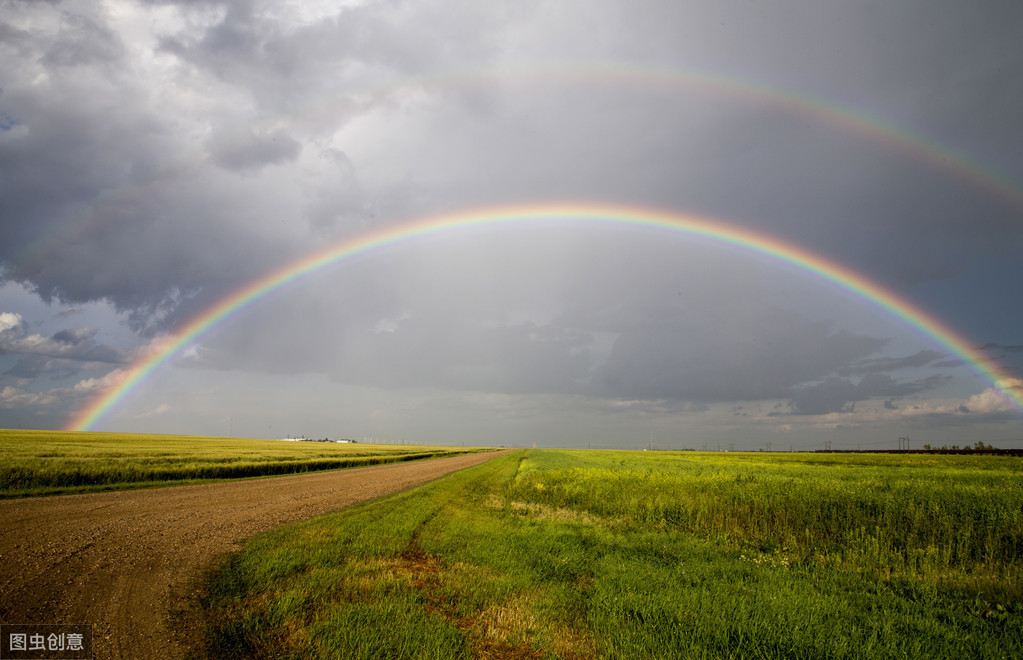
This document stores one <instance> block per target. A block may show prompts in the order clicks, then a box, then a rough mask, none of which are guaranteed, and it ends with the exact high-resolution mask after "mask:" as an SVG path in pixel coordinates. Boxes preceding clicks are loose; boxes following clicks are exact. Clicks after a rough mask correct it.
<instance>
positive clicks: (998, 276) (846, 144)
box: [0, 0, 1023, 424]
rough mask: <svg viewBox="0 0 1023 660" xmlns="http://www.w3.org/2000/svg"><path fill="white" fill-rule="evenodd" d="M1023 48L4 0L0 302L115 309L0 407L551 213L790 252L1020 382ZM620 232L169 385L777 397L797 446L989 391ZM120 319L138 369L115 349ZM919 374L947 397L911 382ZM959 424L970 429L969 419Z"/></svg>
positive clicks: (69, 339) (996, 9)
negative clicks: (841, 274)
mask: <svg viewBox="0 0 1023 660" xmlns="http://www.w3.org/2000/svg"><path fill="white" fill-rule="evenodd" d="M921 17H926V20H924V19H922V18H921ZM1021 21H1023V8H1021V6H1020V5H1019V4H1018V3H1015V2H1001V1H999V2H995V3H989V4H988V5H985V6H984V7H975V6H971V5H967V4H963V3H953V2H939V3H938V4H934V3H933V2H923V1H922V0H920V1H917V0H913V1H910V2H905V3H899V4H887V5H883V6H882V5H878V6H873V5H867V4H863V3H843V4H841V5H840V6H839V5H827V6H825V5H820V6H816V7H813V8H810V9H808V8H807V7H806V6H805V3H796V2H789V1H787V0H786V1H783V2H779V3H774V4H772V5H770V6H767V5H764V6H760V5H749V3H731V2H720V3H695V2H663V1H659V0H642V1H641V2H640V3H639V4H630V5H625V4H624V3H621V2H617V1H614V0H599V1H597V2H585V3H583V2H567V3H558V4H556V5H551V4H543V3H521V2H507V3H505V2H491V3H476V4H469V5H467V4H465V3H457V2H450V1H449V0H427V1H425V2H415V3H412V2H402V1H399V2H379V1H374V0H370V1H369V2H364V3H361V4H358V5H357V6H346V7H341V6H337V7H334V6H326V7H324V6H320V5H317V4H315V3H299V4H297V5H296V4H288V3H280V2H274V1H271V0H249V1H245V2H219V1H215V0H195V1H185V0H181V1H175V0H152V1H146V2H133V1H131V0H116V1H114V2H112V3H107V4H103V5H97V4H90V3H77V2H52V3H31V2H9V3H6V4H5V12H4V17H3V22H2V23H0V70H3V71H4V72H5V77H4V80H3V81H2V88H0V180H3V181H4V185H3V186H2V187H0V284H3V283H5V282H6V283H10V282H16V283H21V284H23V285H24V286H25V287H26V289H27V290H28V291H30V292H32V294H33V295H34V296H36V297H37V298H38V299H40V300H45V301H49V302H51V303H57V302H60V303H67V304H75V305H88V304H89V303H90V302H95V301H104V302H105V303H108V304H109V305H110V310H109V311H107V312H104V314H106V316H104V317H103V318H104V319H105V320H104V321H103V323H106V324H107V326H106V327H104V328H103V329H102V330H88V331H86V330H81V329H75V328H66V327H64V326H56V325H53V326H47V330H46V331H41V330H39V331H37V330H36V329H35V326H32V325H31V323H32V322H34V319H29V320H28V321H26V324H25V325H18V329H17V330H16V331H15V330H11V331H12V332H14V334H9V335H6V337H7V338H6V339H5V340H4V341H5V342H6V343H5V344H3V346H4V347H5V348H4V350H6V353H5V363H4V368H5V369H7V372H6V377H7V378H9V379H20V380H23V381H26V382H25V383H21V382H20V381H19V383H16V384H14V385H12V386H11V387H14V389H13V390H9V391H8V392H7V399H6V400H7V401H8V402H12V403H10V405H11V406H17V405H23V406H26V407H27V406H31V405H35V404H34V403H33V402H36V403H39V402H42V401H44V399H45V397H42V395H40V394H39V392H37V391H36V390H41V389H42V386H38V385H36V386H35V389H32V387H33V386H32V384H31V383H29V382H28V381H31V379H32V378H35V377H40V376H44V375H45V376H48V377H54V378H58V379H59V378H64V379H65V380H67V381H68V382H64V383H60V386H59V387H56V388H55V389H54V394H52V397H55V398H52V399H46V401H49V403H46V406H48V407H46V409H47V410H50V411H51V413H49V414H52V415H56V414H57V413H56V412H53V411H57V410H59V409H60V406H59V405H58V399H61V398H62V397H63V399H64V400H66V401H72V400H73V396H82V395H81V394H80V393H79V394H74V395H72V394H71V392H73V383H71V382H70V379H71V378H72V374H73V373H75V370H76V369H79V365H81V364H86V363H88V364H91V365H106V366H92V367H90V369H92V371H91V372H90V374H89V375H90V376H95V377H99V376H102V373H101V372H103V371H104V370H105V369H109V368H111V367H113V366H115V365H117V364H118V363H119V362H120V361H121V360H123V359H124V356H126V355H129V354H131V352H132V350H133V349H134V348H136V346H134V345H130V344H131V342H144V341H145V340H146V339H147V338H149V337H151V336H153V335H157V334H159V333H162V332H166V331H169V330H172V329H174V328H176V327H178V326H179V325H180V324H181V323H183V322H185V321H187V320H188V319H190V318H193V317H194V316H195V315H196V314H198V313H199V312H200V311H202V310H205V309H208V308H209V306H210V305H211V304H212V303H214V302H215V301H217V300H219V299H221V298H222V297H223V296H225V295H227V294H228V293H230V292H232V291H236V290H237V289H238V288H239V287H241V286H243V285H244V284H246V283H248V282H251V281H253V280H255V279H256V278H257V277H259V276H261V275H263V274H265V273H268V272H271V271H272V270H273V269H274V268H277V267H279V266H280V265H282V264H285V263H288V262H290V261H293V260H295V259H297V258H299V257H301V256H302V255H307V254H310V253H311V252H313V251H314V250H317V249H321V248H323V247H324V246H326V245H328V244H329V243H330V242H331V241H335V240H339V239H341V238H343V237H352V236H356V235H360V234H363V233H366V232H370V231H374V230H380V229H383V228H385V227H387V226H390V225H392V224H394V223H398V222H401V221H403V220H406V219H410V218H418V217H424V216H428V215H431V214H434V213H445V212H452V211H460V210H464V209H466V208H469V207H473V206H488V205H493V204H501V203H509V204H522V205H525V206H527V207H528V206H529V205H533V204H537V203H542V202H544V201H548V200H582V201H585V202H592V203H597V204H599V203H603V202H614V203H621V204H638V205H645V206H651V207H657V208H664V209H667V210H671V211H677V212H680V213H687V212H688V213H695V214H697V215H700V216H705V217H707V218H721V220H722V221H727V222H729V223H731V224H733V225H735V226H738V227H740V228H741V229H752V230H756V231H759V232H761V233H763V234H766V235H768V236H773V237H777V238H778V239H780V240H783V241H787V242H789V243H791V244H793V245H796V246H799V247H801V248H805V249H806V250H808V251H810V252H811V253H813V254H815V255H817V256H818V257H819V258H820V259H821V260H822V261H823V262H836V263H839V264H842V265H844V266H846V267H848V268H849V269H851V270H852V271H854V272H857V273H860V274H863V275H865V276H867V277H869V278H870V279H872V280H875V281H876V282H878V283H879V284H880V285H881V286H882V287H886V288H888V289H890V290H891V293H892V294H893V295H896V296H901V297H903V298H905V299H907V300H909V301H910V302H913V303H915V304H917V305H919V307H920V308H921V309H923V310H924V311H925V312H927V313H928V314H932V315H934V316H935V317H936V318H938V319H940V320H942V321H944V322H947V325H948V326H949V327H951V328H953V329H954V330H956V331H959V332H961V333H962V334H963V336H968V337H972V338H975V341H976V342H977V344H982V343H984V342H989V343H988V344H987V345H986V346H985V348H984V350H986V351H988V352H990V353H991V354H992V355H994V356H996V357H997V358H998V359H999V360H1000V361H1001V362H1003V363H1005V364H1006V365H1010V367H1011V368H1010V367H1007V368H1008V369H1009V370H1010V371H1012V369H1015V368H1016V367H1012V366H1011V364H1010V363H1011V362H1012V360H1013V359H1014V358H1013V356H1014V355H1017V354H1018V352H1019V351H1018V350H1017V349H1018V347H1019V346H1020V344H1021V342H1023V337H1020V336H1019V328H1020V327H1021V325H1020V318H1023V299H1021V298H1020V297H1019V296H1016V297H1012V296H1006V294H1005V293H1004V292H1005V290H1006V289H1005V285H1004V283H1005V282H1015V281H1019V279H1020V275H1021V270H1020V264H1019V259H1018V255H1019V254H1020V253H1023V223H1021V221H1020V219H1021V218H1023V195H1020V194H1019V192H1018V190H1019V185H1018V182H1019V181H1021V180H1023V156H1021V154H1023V124H1020V122H1019V121H1018V118H1019V117H1020V116H1023V115H1021V113H1023V79H1021V78H1020V77H1019V76H1016V75H1014V72H1016V71H1018V70H1019V69H1020V66H1023V52H1021V50H1020V49H1019V47H1018V44H1017V42H1018V34H1017V32H1018V29H1017V26H1018V25H1019V24H1020V22H1021ZM957 154H958V155H957ZM602 231H603V230H597V229H595V228H585V229H584V228H579V227H572V228H565V227H560V226H558V223H557V222H554V221H551V222H548V223H545V224H543V225H539V224H538V225H537V226H536V227H534V228H533V229H532V230H530V231H529V232H526V231H523V232H521V233H516V232H513V231H508V232H502V231H493V232H491V231H490V229H487V231H480V232H478V233H476V234H474V233H473V232H471V231H465V232H451V233H450V234H442V235H438V236H437V237H435V239H430V240H424V241H423V242H422V244H421V245H420V246H419V247H414V246H408V245H406V244H405V243H404V242H402V241H398V242H396V244H394V245H391V246H389V247H387V248H386V249H381V250H378V251H374V252H371V253H368V254H366V255H363V256H360V257H359V258H358V259H353V260H352V263H347V262H346V263H344V264H341V265H339V267H338V268H337V269H336V272H334V270H331V272H330V273H329V274H327V273H325V274H323V275H322V276H321V275H317V276H314V277H311V278H309V280H308V281H303V282H300V283H296V285H295V286H294V287H291V288H287V289H286V290H284V291H281V292H280V293H279V294H277V295H275V296H273V297H268V298H267V299H265V300H260V301H258V302H257V303H255V304H254V305H253V306H252V309H247V310H244V311H243V312H240V313H239V314H238V315H237V316H236V317H235V318H233V319H230V320H229V321H227V322H225V323H224V324H223V325H221V326H219V327H218V328H217V329H216V331H215V332H211V333H210V334H209V335H206V336H203V337H201V338H200V339H199V340H198V342H197V344H198V345H197V347H196V350H195V352H194V355H193V356H192V357H190V358H188V359H185V358H182V359H181V360H179V361H178V362H176V363H175V364H178V365H179V366H181V367H184V366H186V365H187V366H189V367H191V368H193V369H194V373H196V374H198V373H199V372H200V371H202V370H207V371H209V372H213V371H217V372H232V370H235V371H237V372H239V373H246V374H249V373H251V374H274V375H296V374H318V375H325V376H327V377H328V378H329V379H330V380H331V381H332V382H334V383H341V384H343V385H344V386H346V387H347V386H358V387H367V388H378V389H380V390H388V391H390V390H402V391H406V390H409V389H417V388H418V389H431V388H432V389H435V390H438V391H445V390H451V391H457V392H460V393H465V392H481V393H495V392H496V393H500V394H501V395H502V396H509V397H513V396H514V397H520V400H521V401H525V400H526V398H528V397H529V396H532V395H536V396H544V397H581V398H590V399H594V400H596V401H598V402H600V403H599V404H594V406H593V408H594V409H601V410H603V409H602V408H601V405H602V404H607V406H609V409H614V410H623V409H625V408H628V409H630V410H631V411H632V413H635V414H637V415H639V414H649V415H653V414H665V415H668V414H683V413H684V414H686V415H689V416H694V415H704V416H711V415H714V414H718V413H717V412H714V411H715V410H718V409H721V410H726V411H727V412H726V413H722V414H723V415H727V417H728V418H729V419H732V420H747V419H754V418H755V417H757V414H756V413H755V412H754V411H753V406H743V407H741V408H734V409H733V408H732V407H731V405H730V404H732V403H733V402H745V401H764V402H776V401H782V402H790V403H789V406H788V407H789V408H790V409H791V411H792V413H794V414H791V415H779V419H781V418H786V417H787V419H788V420H789V422H792V420H793V419H795V418H796V417H799V418H800V419H799V420H798V421H797V422H792V423H793V424H796V423H806V418H809V417H812V415H814V414H822V413H831V412H836V411H842V410H849V411H854V412H855V411H856V410H857V407H856V404H857V403H859V402H866V401H876V402H877V403H876V405H875V406H873V407H875V408H880V409H881V410H882V411H883V410H887V411H888V413H889V414H891V415H893V416H901V415H906V416H909V415H911V414H914V413H913V407H912V406H913V405H916V403H913V404H911V403H910V401H914V402H916V401H917V400H918V399H919V400H923V399H927V398H928V397H932V396H934V397H936V396H937V394H936V392H939V391H940V392H941V396H942V397H946V398H949V397H951V398H953V399H954V398H955V397H957V396H958V397H960V398H961V399H962V400H963V401H967V400H968V398H969V396H970V394H971V393H975V392H976V389H977V388H978V387H980V385H979V384H978V381H977V380H976V379H975V378H973V377H972V376H970V377H967V376H964V375H963V374H964V373H965V372H966V369H963V368H962V367H963V366H964V365H963V363H962V361H960V360H958V359H957V358H956V356H944V355H942V354H940V353H939V352H938V351H939V350H943V349H942V348H941V347H936V346H934V345H933V342H929V340H927V339H926V338H923V337H920V336H917V335H916V334H914V333H915V331H914V330H912V329H910V330H908V331H907V326H906V325H905V324H904V323H903V322H901V321H899V320H897V319H894V318H893V317H891V316H890V315H889V314H888V313H887V312H885V311H883V310H880V308H878V307H876V306H874V305H871V304H869V303H863V302H862V301H859V300H858V299H857V298H856V296H853V295H851V294H847V292H844V291H843V290H841V288H840V287H835V286H833V285H832V284H826V283H824V284H820V282H821V281H822V280H821V278H819V277H817V276H816V275H813V274H807V273H805V272H802V271H799V270H798V269H796V268H793V269H792V270H791V272H790V271H789V270H788V266H786V265H784V264H783V263H782V261H783V260H777V259H772V258H769V257H765V256H763V255H760V254H759V253H754V252H748V251H743V250H734V251H731V250H727V249H721V246H720V244H719V243H717V242H715V241H707V242H700V241H694V240H692V239H691V238H689V239H686V238H684V237H682V236H676V235H673V234H672V235H669V233H658V232H657V231H655V230H652V229H649V228H646V229H640V228H639V227H632V228H630V229H628V230H626V228H625V227H620V228H617V229H613V230H610V231H608V232H607V233H601V232H602ZM480 236H483V237H484V238H480ZM794 280H798V281H799V282H800V284H799V285H798V286H795V285H793V281H794ZM815 282H816V283H818V284H820V286H813V284H814V283H815ZM4 302H5V301H3V300H0V304H4ZM2 308H3V309H5V310H6V309H10V310H14V309H21V308H15V307H2ZM25 318H28V317H27V316H26V317H25ZM82 325H86V324H85V323H83V324H82ZM88 325H89V326H90V327H97V326H95V325H94V324H93V322H92V321H90V323H89V324H88ZM125 326H126V327H127V328H129V329H130V330H131V331H133V332H127V331H125V332H124V333H123V335H118V336H121V337H122V339H119V340H118V341H119V342H120V343H116V344H113V343H111V342H109V341H108V340H107V339H106V338H107V337H110V336H112V335H111V334H101V332H104V331H106V330H108V329H111V328H115V327H116V328H119V329H123V328H124V327H125ZM30 328H31V329H30ZM133 333H134V334H133ZM101 337H103V339H102V340H101V339H100V338H101ZM123 337H130V339H124V338H123ZM29 338H33V339H32V342H34V344H33V346H34V348H32V349H31V350H29V341H28V340H29ZM108 344H109V345H108ZM920 368H928V369H932V370H933V369H942V370H943V371H942V372H941V374H942V376H941V377H942V378H949V379H951V380H939V379H938V377H937V376H935V377H934V378H919V379H914V378H917V377H919V374H915V375H906V376H905V379H896V378H895V376H894V375H893V374H894V373H895V372H901V373H900V375H903V374H912V373H913V372H911V371H910V370H912V369H920ZM928 373H936V372H933V371H929V372H928ZM953 374H954V376H953ZM196 377H197V378H198V376H196ZM12 382H13V381H12ZM64 385H66V386H67V387H64ZM23 386H24V387H23ZM939 386H940V388H939ZM25 388H28V389H25ZM910 397H913V399H910ZM907 399H909V400H907ZM74 400H75V401H77V399H74ZM392 400H397V399H392ZM17 402H21V403H20V404H19V403H17ZM882 402H884V403H882ZM152 403H153V405H151V406H150V408H151V409H157V408H158V407H159V406H160V405H163V403H164V402H163V401H158V402H152ZM718 404H721V405H718ZM39 405H40V406H42V405H43V404H42V403H39ZM523 405H526V404H525V403H523ZM550 405H551V406H552V411H548V414H549V415H550V416H553V417H556V416H557V412H556V411H554V410H553V409H554V408H556V407H557V406H555V405H554V404H550ZM740 405H741V403H740ZM764 405H765V407H766V406H769V405H770V403H765V404H764ZM942 405H951V404H947V402H946V403H943V404H942ZM963 405H966V407H967V409H969V410H971V412H970V413H969V414H967V413H949V414H954V415H960V416H963V417H970V418H972V419H979V418H980V417H981V414H980V413H978V411H979V410H981V407H980V406H979V405H978V403H977V402H975V401H974V402H972V403H965V404H963ZM882 406H885V407H882ZM44 407H45V406H44ZM784 408H785V404H782V408H781V409H784ZM7 409H8V410H15V408H12V407H8V408H7ZM26 409H27V408H26ZM69 409H70V408H69ZM174 409H175V410H176V411H177V410H180V409H181V408H180V407H178V406H175V407H174ZM985 410H987V412H985V413H984V414H987V415H996V414H1000V412H999V410H996V409H995V408H994V407H990V409H985ZM632 413H630V414H632ZM12 414H13V413H12ZM919 414H921V415H923V414H924V413H923V412H920V413H919ZM537 417H541V415H539V414H538V415H537ZM553 417H551V418H553ZM757 418H758V419H760V420H761V421H762V420H763V417H762V416H761V417H757ZM19 419H21V418H19ZM956 419H957V420H958V419H960V418H959V417H956ZM992 419H993V418H992ZM850 423H854V422H850ZM992 423H993V422H992Z"/></svg>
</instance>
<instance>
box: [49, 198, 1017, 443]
mask: <svg viewBox="0 0 1023 660" xmlns="http://www.w3.org/2000/svg"><path fill="white" fill-rule="evenodd" d="M552 222H559V223H568V224H581V225H588V226H594V225H606V226H607V225H609V226H620V227H635V228H637V229H645V230H662V231H668V232H672V233H674V234H677V235H680V236H684V237H690V238H693V239H698V240H708V241H711V242H714V243H718V244H721V245H724V246H731V247H733V248H738V249H740V250H744V251H748V252H750V253H752V254H755V255H756V254H759V255H763V256H766V257H769V258H771V259H774V260H777V261H780V262H782V263H783V264H787V265H789V266H791V267H793V268H794V269H796V270H797V271H802V272H805V273H808V274H810V275H815V276H817V277H819V278H821V279H823V280H825V281H828V282H831V283H833V284H836V285H838V286H839V287H840V288H843V289H846V290H848V291H850V292H852V293H854V294H857V295H858V296H860V297H862V298H864V299H866V300H868V301H871V302H872V303H874V304H876V305H878V306H879V307H881V308H884V309H886V310H888V311H889V312H891V313H892V314H893V315H894V316H896V317H898V318H900V319H902V320H903V321H905V322H906V323H908V324H909V325H911V326H914V327H915V328H917V329H919V330H920V331H922V332H923V334H924V335H927V336H930V337H931V338H933V339H934V340H935V341H937V342H938V343H939V344H941V345H943V346H945V347H946V348H947V349H949V350H950V351H951V352H952V353H954V354H956V355H958V356H959V357H961V358H962V359H964V360H965V361H966V362H967V363H968V364H970V365H971V366H972V367H973V369H974V370H975V371H977V372H978V373H979V374H981V375H983V376H985V377H986V378H987V379H988V380H990V381H991V383H992V384H993V385H994V386H995V387H996V388H998V389H1000V390H1001V391H1002V392H1003V394H1004V395H1005V396H1006V397H1007V399H1009V400H1010V401H1011V402H1012V403H1014V404H1015V405H1016V406H1018V407H1019V408H1020V409H1021V410H1023V389H1021V388H1020V387H1019V386H1018V382H1019V381H1018V380H1017V379H1015V378H1014V377H1013V375H1012V374H1010V373H1009V372H1007V371H1006V370H1004V369H1003V368H1002V367H1000V366H998V365H997V364H995V363H994V362H992V361H991V360H990V359H988V357H987V356H985V355H984V354H983V353H981V352H980V351H979V350H978V349H976V348H974V347H973V345H972V344H971V343H970V342H969V341H968V340H967V339H966V338H965V337H963V336H961V335H960V334H958V333H957V332H956V331H954V330H953V329H952V328H950V327H948V326H947V325H945V324H944V323H943V322H941V321H940V320H938V319H937V318H935V317H934V316H932V315H930V314H929V313H927V312H926V311H924V310H923V309H921V308H919V307H917V306H915V305H914V304H912V303H911V302H909V301H907V300H906V299H904V298H902V297H900V296H899V295H897V294H895V293H893V292H892V291H889V290H888V289H885V288H884V287H882V286H881V285H879V284H877V283H876V282H873V281H871V280H869V279H868V278H866V277H864V276H863V275H860V274H858V273H856V272H854V271H852V270H850V269H848V268H846V267H845V266H843V265H841V264H838V263H836V262H834V261H831V260H828V259H825V258H824V257H821V256H820V255H817V254H814V253H813V252H810V251H809V250H806V249H805V248H802V247H800V246H797V245H794V244H792V243H787V242H785V241H782V240H780V239H778V238H775V237H772V236H768V235H766V234H762V233H759V232H756V231H753V230H751V229H748V228H745V227H739V226H736V225H729V224H726V223H723V222H720V221H717V220H712V219H710V218H702V217H697V216H692V215H685V214H681V213H675V212H669V211H664V210H657V209H651V208H644V207H639V206H615V205H607V204H587V203H558V204H554V203H551V204H533V205H524V206H509V207H499V208H483V209H476V210H468V211H460V212H454V213H446V214H442V215H437V216H432V217H427V218H423V219H419V220H414V221H411V222H406V223H401V224H396V225H391V226H387V227H383V228H381V229H377V230H375V231H371V232H368V233H365V234H361V235H359V236H356V237H353V238H346V239H343V240H341V241H340V242H337V243H335V244H333V245H330V246H328V247H326V248H323V249H321V250H318V251H315V252H313V253H311V254H308V255H306V256H304V257H302V258H300V259H297V260H295V261H292V262H291V263H288V264H286V265H284V266H281V267H280V268H277V269H276V270H273V271H271V272H269V273H267V274H266V275H264V276H262V277H260V278H259V279H257V280H255V281H253V282H250V283H249V284H247V285H245V286H243V287H241V288H240V289H238V290H236V291H235V292H233V293H231V294H229V295H227V296H225V297H224V298H222V299H221V300H219V301H218V302H216V303H215V304H213V305H212V306H211V307H209V308H208V309H206V310H205V311H204V312H202V313H201V314H199V315H197V316H196V317H195V318H193V319H192V320H190V321H189V322H187V323H186V324H184V325H183V326H182V327H180V328H179V329H178V330H177V331H176V332H175V333H173V334H172V335H171V336H170V337H169V338H168V339H167V340H166V341H165V342H163V343H162V344H161V345H160V346H159V347H158V348H156V349H154V350H153V351H152V352H151V353H150V354H149V355H147V356H145V357H143V358H141V359H139V360H138V361H136V362H135V363H134V364H132V365H130V366H129V367H128V368H126V369H124V370H122V371H121V373H120V374H119V376H118V377H117V378H116V379H115V382H114V384H113V385H112V386H110V387H109V388H108V389H106V391H104V392H103V393H102V394H100V395H99V396H97V397H96V398H95V399H94V400H93V401H91V402H90V403H89V404H88V405H86V406H85V407H84V408H83V409H82V410H81V411H79V412H78V413H77V414H76V415H75V416H74V417H73V418H72V419H71V421H70V422H69V423H68V424H67V425H66V427H65V428H66V430H74V431H87V430H91V429H93V428H94V427H95V426H96V424H98V423H99V422H100V420H102V419H103V418H104V416H106V415H107V414H109V413H110V412H111V411H112V410H113V409H114V407H116V406H117V404H118V403H120V402H121V401H122V400H123V399H124V398H125V397H126V396H128V395H129V394H130V393H131V392H132V390H133V389H134V388H135V387H136V386H137V385H138V384H139V383H141V382H142V381H143V380H144V379H145V378H146V377H147V376H149V375H150V374H151V373H153V372H154V371H155V370H156V369H158V368H159V367H160V366H162V365H163V364H165V363H167V362H168V361H169V360H170V359H171V358H172V357H173V356H175V355H176V354H178V353H179V352H180V351H181V350H182V349H184V348H185V347H186V346H188V345H189V344H190V343H192V342H194V341H195V340H196V339H198V338H199V337H201V336H202V335H203V334H205V333H206V332H208V331H209V330H210V329H211V328H213V327H215V326H217V325H218V324H220V323H222V322H223V321H225V320H226V319H228V318H230V317H231V316H232V315H233V314H235V313H236V312H238V311H239V310H241V309H242V308H245V307H247V306H249V305H252V304H254V303H256V302H258V301H259V300H261V299H262V298H264V297H266V296H268V295H270V294H272V293H274V292H275V291H278V290H280V289H283V288H285V287H287V286H289V285H291V284H292V283H294V282H297V281H299V280H301V279H303V278H305V277H307V276H309V275H311V274H313V273H316V272H318V271H320V270H322V269H324V268H327V267H329V266H331V265H334V264H337V263H340V262H344V261H345V260H347V259H351V258H353V257H356V256H359V255H365V254H367V253H372V252H374V251H377V250H382V249H385V248H387V247H390V246H393V245H396V244H398V243H401V242H405V241H412V240H420V239H425V238H427V237H430V236H436V235H443V234H448V233H452V232H456V231H466V230H483V229H491V228H496V227H500V226H532V227H543V226H545V225H546V226H549V225H550V223H552Z"/></svg>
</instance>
